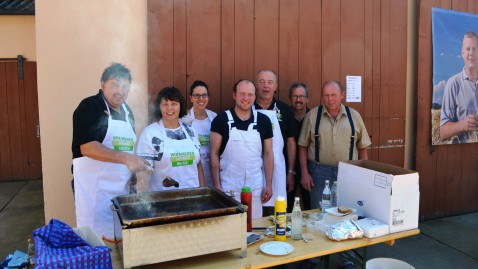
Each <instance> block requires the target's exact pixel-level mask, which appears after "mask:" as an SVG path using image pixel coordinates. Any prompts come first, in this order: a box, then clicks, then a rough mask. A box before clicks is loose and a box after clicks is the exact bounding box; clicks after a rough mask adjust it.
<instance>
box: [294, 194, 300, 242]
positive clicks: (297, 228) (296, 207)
mask: <svg viewBox="0 0 478 269" xmlns="http://www.w3.org/2000/svg"><path fill="white" fill-rule="evenodd" d="M291 221H292V234H291V238H292V239H294V240H300V239H302V210H301V209H300V198H299V197H295V200H294V207H293V209H292V218H291Z"/></svg>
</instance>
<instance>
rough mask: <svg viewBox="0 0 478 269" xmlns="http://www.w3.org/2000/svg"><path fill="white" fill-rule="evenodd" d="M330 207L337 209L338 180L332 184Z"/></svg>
mask: <svg viewBox="0 0 478 269" xmlns="http://www.w3.org/2000/svg"><path fill="white" fill-rule="evenodd" d="M330 200H331V201H330V202H331V203H330V205H331V206H332V207H337V206H338V204H337V201H338V199H337V180H334V183H333V184H332V188H330Z"/></svg>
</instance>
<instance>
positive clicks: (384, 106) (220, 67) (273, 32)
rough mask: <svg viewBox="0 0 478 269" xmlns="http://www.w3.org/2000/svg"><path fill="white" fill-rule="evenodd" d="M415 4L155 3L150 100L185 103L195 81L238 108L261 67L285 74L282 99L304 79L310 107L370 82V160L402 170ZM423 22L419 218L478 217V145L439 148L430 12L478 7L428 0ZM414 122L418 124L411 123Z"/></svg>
mask: <svg viewBox="0 0 478 269" xmlns="http://www.w3.org/2000/svg"><path fill="white" fill-rule="evenodd" d="M407 2H408V1H407V0H322V1H320V0H255V1H254V0H235V1H234V0H203V1H195V0H149V1H148V27H149V28H148V58H149V62H148V77H149V87H150V90H149V91H150V94H151V96H152V98H153V99H154V97H155V96H156V94H157V92H158V91H159V90H160V89H161V88H162V87H164V86H167V85H174V86H176V87H178V88H179V89H181V90H183V92H184V94H185V95H186V96H187V95H188V94H187V92H188V87H189V86H190V85H191V84H192V82H193V81H194V80H196V79H200V80H204V81H205V82H206V83H208V84H209V86H210V88H211V93H212V97H211V100H210V107H211V108H212V109H213V110H215V111H217V112H220V111H223V110H225V109H227V108H230V107H231V106H232V104H233V100H232V97H231V88H232V85H233V83H234V82H235V81H237V80H238V79H240V78H247V79H251V80H252V79H254V75H255V73H256V72H257V71H258V70H260V69H263V68H268V69H273V70H275V71H277V73H278V75H279V91H278V98H279V99H281V100H283V101H285V102H288V86H289V85H290V84H291V83H292V82H293V81H304V82H306V83H307V84H308V85H309V87H310V89H311V102H310V107H314V106H316V105H318V104H319V103H320V87H321V85H322V84H323V82H324V81H326V80H330V79H335V80H340V81H341V82H342V83H343V84H345V76H346V75H359V76H362V79H363V81H362V87H363V89H362V102H361V103H348V104H347V105H350V106H351V107H353V108H355V109H357V110H358V111H359V112H360V113H361V115H362V117H363V118H364V121H365V124H366V127H367V129H368V131H369V134H370V136H371V139H372V143H373V145H372V149H371V150H370V151H369V155H370V157H371V159H372V160H375V161H379V162H383V163H389V164H393V165H397V166H403V164H404V144H405V133H404V132H405V120H406V119H405V94H406V93H405V90H406V89H405V87H406V71H407V70H406V64H407V62H406V61H407V9H408V6H407ZM417 4H418V6H419V12H418V16H419V18H418V21H419V25H417V26H416V28H417V29H418V44H417V46H418V47H417V50H418V59H417V65H418V74H417V76H418V78H417V80H418V85H416V86H417V89H418V92H417V105H418V108H417V109H418V112H417V115H416V121H417V134H416V170H417V171H418V172H419V174H420V191H421V200H420V216H421V219H430V218H436V217H441V216H448V215H454V214H459V213H465V212H470V211H476V210H478V198H477V196H478V144H473V145H472V144H469V145H447V146H436V147H432V146H431V138H430V137H431V113H430V108H431V97H432V55H431V53H432V44H431V7H432V6H435V7H441V8H447V9H454V10H460V11H466V12H472V13H478V2H476V1H473V0H463V1H452V0H436V1H432V0H427V1H425V0H422V1H418V2H417ZM408 120H414V119H408Z"/></svg>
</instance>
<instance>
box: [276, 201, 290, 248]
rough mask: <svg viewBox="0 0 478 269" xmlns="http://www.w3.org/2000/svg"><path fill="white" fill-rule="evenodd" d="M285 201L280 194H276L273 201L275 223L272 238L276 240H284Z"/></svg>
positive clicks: (285, 224) (285, 222)
mask: <svg viewBox="0 0 478 269" xmlns="http://www.w3.org/2000/svg"><path fill="white" fill-rule="evenodd" d="M286 209H287V202H286V201H285V198H284V197H282V196H277V199H276V202H275V212H274V217H275V225H274V239H275V240H276V241H285V239H286V229H287V210H286Z"/></svg>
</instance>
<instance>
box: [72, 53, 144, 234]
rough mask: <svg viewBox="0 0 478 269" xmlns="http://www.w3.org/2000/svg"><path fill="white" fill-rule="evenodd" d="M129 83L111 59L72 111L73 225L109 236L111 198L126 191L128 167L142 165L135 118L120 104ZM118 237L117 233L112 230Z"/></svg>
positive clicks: (134, 168)
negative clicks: (95, 88) (97, 85)
mask: <svg viewBox="0 0 478 269" xmlns="http://www.w3.org/2000/svg"><path fill="white" fill-rule="evenodd" d="M130 85H131V74H130V72H129V70H128V68H126V67H125V66H123V65H121V64H118V63H113V64H112V65H110V66H109V67H108V68H106V69H105V70H104V72H103V75H102V77H101V90H100V91H99V93H98V94H97V95H95V96H91V97H88V98H86V99H84V100H83V101H82V102H81V103H80V105H79V106H78V107H77V108H76V110H75V112H74V113H73V143H72V151H73V176H74V186H75V206H76V222H77V226H78V227H80V226H90V227H91V228H93V230H95V232H97V233H98V234H99V235H100V236H105V237H106V238H108V239H112V238H114V236H115V234H114V228H115V225H116V227H119V223H116V224H114V223H113V213H114V212H113V211H111V208H110V205H111V199H112V198H114V197H116V196H118V195H123V194H128V193H129V179H130V177H131V175H132V173H131V172H132V171H133V172H136V171H142V170H145V169H147V168H148V167H147V165H148V163H147V162H146V161H145V160H144V159H142V158H140V157H137V156H135V155H133V152H134V144H135V142H136V134H135V132H134V117H133V115H132V114H131V113H132V112H131V109H130V108H129V107H128V106H127V105H126V104H125V103H124V102H125V100H126V98H127V97H128V92H129V89H130ZM117 236H118V234H117Z"/></svg>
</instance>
